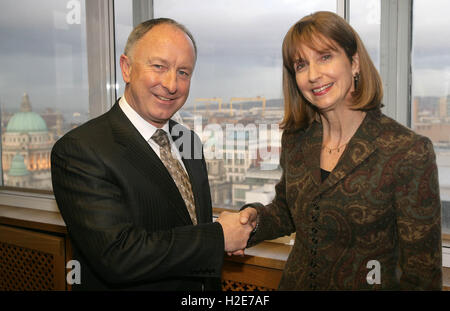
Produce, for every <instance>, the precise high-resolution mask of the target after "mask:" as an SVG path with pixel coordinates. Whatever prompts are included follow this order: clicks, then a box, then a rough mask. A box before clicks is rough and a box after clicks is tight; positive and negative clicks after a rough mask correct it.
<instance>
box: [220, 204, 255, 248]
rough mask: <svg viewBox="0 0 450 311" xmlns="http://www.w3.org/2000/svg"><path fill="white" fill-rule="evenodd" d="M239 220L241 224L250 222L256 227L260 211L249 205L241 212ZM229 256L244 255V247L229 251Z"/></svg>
mask: <svg viewBox="0 0 450 311" xmlns="http://www.w3.org/2000/svg"><path fill="white" fill-rule="evenodd" d="M239 215H240V217H239V222H240V223H241V225H246V224H250V225H251V226H252V228H253V229H255V227H256V223H257V216H258V212H257V211H256V209H255V208H253V207H247V208H245V209H243V210H242V211H240V212H239ZM227 255H228V256H232V255H235V256H244V255H245V253H244V249H239V250H237V251H234V252H227Z"/></svg>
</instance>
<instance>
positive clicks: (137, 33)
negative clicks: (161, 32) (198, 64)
mask: <svg viewBox="0 0 450 311" xmlns="http://www.w3.org/2000/svg"><path fill="white" fill-rule="evenodd" d="M161 24H169V25H173V26H175V27H177V28H178V29H180V30H181V31H183V32H184V33H185V34H186V35H187V36H188V37H189V39H191V41H192V44H193V45H194V52H195V59H197V44H196V43H195V40H194V36H193V35H192V34H191V32H190V31H189V30H188V29H187V28H186V26H184V25H182V24H180V23H178V22H176V21H175V20H173V19H170V18H155V19H149V20H147V21H145V22H142V23H140V24H139V25H137V26H136V27H134V29H133V31H132V32H131V33H130V35H129V36H128V40H127V44H126V45H125V50H124V52H123V53H124V54H125V55H126V56H128V57H131V51H132V50H133V48H134V46H135V45H136V42H138V41H139V40H140V39H141V38H142V37H143V36H144V35H145V34H146V33H147V32H149V31H150V29H152V28H153V27H155V26H156V25H161Z"/></svg>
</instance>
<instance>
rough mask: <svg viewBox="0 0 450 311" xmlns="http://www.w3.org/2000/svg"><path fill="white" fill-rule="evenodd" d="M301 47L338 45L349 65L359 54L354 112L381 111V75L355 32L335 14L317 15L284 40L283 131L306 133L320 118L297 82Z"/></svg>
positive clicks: (293, 27)
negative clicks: (302, 45)
mask: <svg viewBox="0 0 450 311" xmlns="http://www.w3.org/2000/svg"><path fill="white" fill-rule="evenodd" d="M301 44H304V45H306V46H308V47H310V48H312V49H315V50H319V49H320V48H321V47H323V46H328V47H330V48H332V49H333V50H335V49H336V46H335V44H337V45H339V46H340V47H341V48H342V49H343V50H344V51H345V54H346V55H347V57H348V58H349V60H350V62H352V61H353V56H354V55H355V54H356V53H358V55H359V66H360V71H359V79H358V83H357V85H356V88H355V91H354V92H353V93H352V98H353V105H352V109H354V110H364V111H367V110H374V109H378V110H379V109H380V108H381V107H382V103H381V99H382V98H383V85H382V82H381V78H380V75H379V73H378V71H377V69H376V68H375V66H374V65H373V62H372V60H371V59H370V56H369V54H368V53H367V50H366V48H365V47H364V44H363V43H362V41H361V39H360V38H359V36H358V34H357V33H356V31H355V30H354V29H353V28H352V27H351V26H350V25H349V24H348V23H347V22H346V21H345V20H344V19H343V18H342V17H340V16H339V15H337V14H335V13H332V12H325V11H323V12H316V13H314V14H311V15H308V16H305V17H303V18H302V19H301V20H299V21H298V22H297V23H296V24H295V25H293V26H292V27H291V28H290V29H289V31H288V32H287V34H286V36H285V37H284V41H283V50H282V53H283V94H284V118H283V121H282V122H281V125H280V127H281V128H282V129H284V130H297V129H305V128H307V127H308V126H309V125H310V124H311V123H312V121H313V120H314V118H315V117H316V114H317V110H316V108H315V107H314V106H313V105H311V104H310V103H309V102H308V101H307V100H306V99H305V98H304V97H303V95H302V93H301V92H300V90H299V89H298V86H297V82H296V79H295V70H294V62H295V60H296V57H297V56H298V53H299V52H298V49H299V46H300V45H301Z"/></svg>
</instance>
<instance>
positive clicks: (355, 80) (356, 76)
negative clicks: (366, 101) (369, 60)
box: [353, 72, 359, 90]
mask: <svg viewBox="0 0 450 311" xmlns="http://www.w3.org/2000/svg"><path fill="white" fill-rule="evenodd" d="M353 81H354V82H355V90H357V89H358V82H359V72H357V73H356V74H355V75H354V76H353Z"/></svg>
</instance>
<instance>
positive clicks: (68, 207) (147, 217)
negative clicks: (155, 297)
mask: <svg viewBox="0 0 450 311" xmlns="http://www.w3.org/2000/svg"><path fill="white" fill-rule="evenodd" d="M170 122H171V123H170V128H171V129H173V128H174V126H178V129H179V127H180V125H179V124H177V123H176V122H174V121H170ZM171 133H172V131H171ZM178 134H180V136H183V135H188V136H187V137H188V138H189V137H190V142H191V143H193V144H197V145H196V147H197V149H195V148H189V147H192V145H189V146H188V145H187V144H184V146H180V148H181V150H180V151H184V153H183V152H181V154H182V157H183V162H184V165H185V167H186V170H187V172H188V174H189V177H190V180H191V183H192V187H193V192H194V196H195V204H196V213H197V216H198V220H199V221H198V225H197V226H193V225H192V221H191V219H190V217H189V213H188V211H187V209H186V206H185V203H184V201H183V199H182V197H181V194H180V193H179V191H178V188H177V187H176V185H175V183H174V181H173V179H172V178H171V177H170V175H169V173H168V171H167V170H166V168H165V167H164V164H163V163H162V162H161V161H160V159H159V158H158V156H157V155H156V154H155V153H154V151H153V150H152V148H151V147H150V146H149V145H148V143H147V142H146V141H145V140H144V139H143V138H142V136H141V135H140V134H139V132H138V131H137V130H136V129H135V128H134V126H133V125H132V123H131V122H130V121H129V120H128V118H127V117H126V116H125V114H124V113H123V112H122V110H121V109H120V107H119V105H118V103H116V104H115V105H114V106H113V107H112V109H111V110H110V111H109V112H107V113H105V114H104V115H102V116H100V117H98V118H96V119H93V120H91V121H89V122H87V123H85V124H84V125H82V126H80V127H78V128H76V129H74V130H72V131H71V132H69V133H67V134H66V135H65V136H64V137H62V138H61V139H60V140H58V141H57V143H56V144H55V145H54V147H53V150H52V154H51V162H52V182H53V190H54V194H55V198H56V201H57V203H58V207H59V209H60V211H61V215H62V217H63V219H64V221H65V222H66V225H67V229H68V232H69V235H70V237H71V239H72V241H73V244H74V253H75V259H77V260H79V261H80V263H81V285H78V286H75V287H74V289H88V290H89V289H146V290H201V289H202V288H203V286H205V289H207V290H211V289H220V283H219V278H220V274H221V268H222V264H223V255H224V238H223V231H222V228H221V226H220V224H219V223H211V221H212V208H211V199H210V190H209V184H208V176H207V171H206V165H205V161H204V159H203V158H202V157H201V158H200V159H198V157H197V159H195V158H193V154H192V153H193V152H196V154H197V156H198V151H199V150H200V156H202V151H201V142H200V140H199V138H198V137H197V136H196V135H195V134H193V132H191V131H189V130H187V129H186V128H184V130H183V131H181V132H179V133H178ZM173 138H174V141H175V142H176V143H177V142H179V140H177V139H178V138H179V137H175V136H174V137H173ZM183 138H184V140H183V141H186V136H184V137H183ZM183 148H184V150H183ZM186 148H187V149H186ZM198 148H200V149H198ZM194 149H195V150H194ZM186 152H187V153H190V152H192V153H191V157H188V156H186V154H187V153H186Z"/></svg>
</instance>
